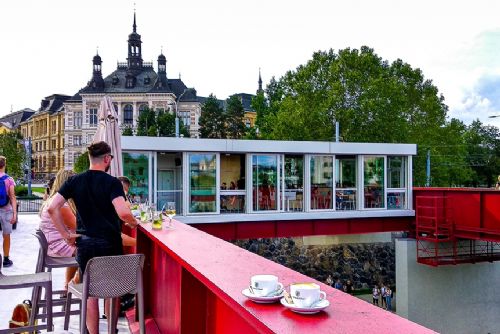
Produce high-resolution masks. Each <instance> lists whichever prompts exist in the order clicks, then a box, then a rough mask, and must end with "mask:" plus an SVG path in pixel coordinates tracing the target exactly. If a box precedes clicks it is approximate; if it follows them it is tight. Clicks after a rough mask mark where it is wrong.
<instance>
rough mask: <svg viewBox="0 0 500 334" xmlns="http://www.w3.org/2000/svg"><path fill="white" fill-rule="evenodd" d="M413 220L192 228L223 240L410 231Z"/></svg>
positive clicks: (405, 218) (238, 223) (237, 224)
mask: <svg viewBox="0 0 500 334" xmlns="http://www.w3.org/2000/svg"><path fill="white" fill-rule="evenodd" d="M413 220H414V218H413V217H381V218H359V219H316V220H286V221H280V220H276V221H256V222H234V223H210V224H193V225H191V226H193V227H196V228H197V229H199V230H201V231H204V232H206V233H209V234H211V235H214V236H216V237H218V238H221V239H224V240H236V239H256V238H279V237H301V236H311V235H339V234H363V233H378V232H399V231H410V230H411V224H412V223H413Z"/></svg>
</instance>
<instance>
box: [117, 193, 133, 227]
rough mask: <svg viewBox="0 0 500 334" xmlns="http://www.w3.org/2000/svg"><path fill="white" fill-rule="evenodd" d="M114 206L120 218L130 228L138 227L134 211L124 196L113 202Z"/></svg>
mask: <svg viewBox="0 0 500 334" xmlns="http://www.w3.org/2000/svg"><path fill="white" fill-rule="evenodd" d="M112 203H113V206H114V207H115V210H116V213H117V214H118V217H120V219H121V220H122V221H123V222H124V223H125V224H127V225H129V226H130V227H136V226H137V225H139V223H138V222H137V220H136V219H135V217H134V215H133V214H132V211H130V207H129V206H128V205H127V202H126V201H125V199H124V198H123V196H118V197H116V198H115V199H114V200H113V202H112Z"/></svg>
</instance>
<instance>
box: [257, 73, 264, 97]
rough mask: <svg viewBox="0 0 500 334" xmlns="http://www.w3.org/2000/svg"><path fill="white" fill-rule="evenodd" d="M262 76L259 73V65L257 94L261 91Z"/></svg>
mask: <svg viewBox="0 0 500 334" xmlns="http://www.w3.org/2000/svg"><path fill="white" fill-rule="evenodd" d="M262 92H263V90H262V76H261V75H260V67H259V89H257V94H259V93H262Z"/></svg>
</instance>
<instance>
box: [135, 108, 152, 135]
mask: <svg viewBox="0 0 500 334" xmlns="http://www.w3.org/2000/svg"><path fill="white" fill-rule="evenodd" d="M137 135H138V136H155V137H156V135H157V128H156V113H155V111H154V110H153V109H149V108H146V109H145V110H142V111H141V112H140V113H139V118H138V120H137Z"/></svg>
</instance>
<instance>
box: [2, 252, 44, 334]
mask: <svg viewBox="0 0 500 334" xmlns="http://www.w3.org/2000/svg"><path fill="white" fill-rule="evenodd" d="M31 287H33V288H34V289H36V288H44V289H45V291H46V294H47V301H46V305H47V314H46V315H45V316H46V318H47V322H46V323H45V325H44V324H40V325H36V326H34V321H33V320H32V319H30V322H29V325H28V326H24V327H18V328H10V329H1V330H0V334H8V333H21V332H28V331H35V330H40V329H46V330H47V332H52V331H53V325H52V274H51V273H35V274H27V275H9V276H5V275H3V274H2V256H1V255H0V290H7V289H21V288H31Z"/></svg>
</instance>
